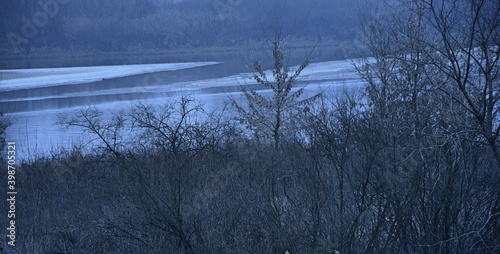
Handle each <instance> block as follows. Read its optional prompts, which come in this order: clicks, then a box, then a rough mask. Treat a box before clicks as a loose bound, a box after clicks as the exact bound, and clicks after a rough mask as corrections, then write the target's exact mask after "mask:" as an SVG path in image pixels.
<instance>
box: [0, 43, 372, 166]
mask: <svg viewBox="0 0 500 254" xmlns="http://www.w3.org/2000/svg"><path fill="white" fill-rule="evenodd" d="M307 53H308V52H306V51H304V52H302V54H301V52H298V53H297V52H295V54H294V55H293V57H292V58H290V60H289V62H287V64H288V65H292V66H293V65H298V64H300V63H301V60H302V59H304V56H306V55H307ZM337 57H338V56H336V55H335V54H322V56H321V57H317V58H316V59H315V63H313V64H311V66H310V67H308V68H307V69H306V71H304V75H303V76H304V77H303V78H302V79H301V82H299V85H307V87H308V89H309V90H317V89H320V90H325V88H328V87H330V88H331V87H340V86H342V87H348V88H350V89H352V88H359V87H361V86H362V84H361V81H360V79H359V77H358V76H357V74H355V73H354V71H353V69H352V65H351V63H350V62H348V61H331V60H336V58H337ZM252 59H259V60H262V61H263V63H265V64H263V65H264V68H265V69H270V68H271V67H272V65H271V64H272V59H271V58H270V56H269V55H268V53H264V52H260V53H258V54H256V53H253V54H252V53H250V52H236V53H234V52H233V53H230V54H229V53H228V54H218V55H210V54H208V55H203V56H199V55H196V54H193V55H189V54H187V55H185V56H183V57H180V56H178V57H175V58H172V57H167V56H165V57H162V56H158V57H156V58H153V59H151V58H148V59H136V61H133V60H131V59H126V60H124V59H120V60H117V61H115V62H113V61H112V60H109V59H107V60H95V62H91V61H90V62H89V61H88V60H86V61H81V62H78V61H75V62H73V63H68V62H67V61H65V60H61V61H51V62H44V61H42V62H41V63H40V62H36V61H35V62H24V63H23V62H13V63H12V64H11V65H8V64H3V66H2V67H3V70H0V78H1V79H0V110H1V111H3V112H5V113H6V114H5V115H6V117H7V118H8V119H9V120H10V121H11V122H12V126H11V127H9V128H8V130H7V141H14V142H16V144H17V147H18V154H19V156H20V158H21V159H25V160H32V159H34V158H36V157H37V156H40V155H42V154H44V155H46V154H48V153H51V152H53V151H57V150H60V149H61V148H62V149H69V148H71V147H72V146H75V145H77V144H80V143H82V142H85V141H84V137H83V136H82V130H81V129H70V130H68V129H66V128H64V127H63V126H61V125H57V124H56V122H57V120H58V117H60V116H61V115H71V114H72V113H73V112H74V110H75V109H78V108H85V107H89V106H92V107H97V108H99V109H101V110H103V111H107V112H111V111H115V110H122V109H124V108H127V107H131V106H132V105H133V104H134V103H136V102H137V101H141V102H144V101H146V102H147V101H157V102H158V101H169V100H174V99H176V98H178V97H179V96H180V95H181V94H183V95H184V94H189V95H191V96H194V97H195V98H196V99H199V100H201V101H202V102H203V103H205V104H207V105H209V106H210V109H211V110H217V108H218V107H219V106H220V107H222V105H224V103H225V102H227V101H228V100H229V99H230V98H229V97H230V95H229V94H238V91H240V89H241V86H242V85H243V86H245V85H248V86H252V87H253V88H255V89H262V88H261V87H259V86H257V85H256V84H255V83H252V81H251V79H250V74H249V70H248V68H247V65H248V64H249V63H251V62H252ZM165 63H170V64H171V65H168V66H166V67H164V66H162V65H161V64H165ZM132 64H133V65H132ZM154 64H158V65H154ZM150 65H151V66H150ZM68 66H73V67H76V66H79V67H77V68H69V69H64V68H63V69H61V68H60V67H68ZM82 66H85V67H82ZM96 66H98V67H96ZM33 67H36V68H33ZM38 67H44V68H45V69H42V70H40V69H37V68H38ZM47 67H48V68H47ZM159 67H161V68H159ZM155 68H156V69H155ZM162 68H163V69H162ZM21 69H23V70H21ZM91 70H92V71H94V72H92V71H91ZM158 70H160V71H158ZM66 74H68V75H69V76H61V75H66ZM58 75H59V76H58ZM66 77H68V78H67V79H66ZM29 78H32V79H29ZM320 87H321V88H320ZM312 92H314V91H312Z"/></svg>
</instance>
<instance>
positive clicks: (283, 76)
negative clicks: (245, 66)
mask: <svg viewBox="0 0 500 254" xmlns="http://www.w3.org/2000/svg"><path fill="white" fill-rule="evenodd" d="M271 46H272V54H273V59H274V66H273V70H272V78H268V74H266V71H265V70H264V69H263V67H262V64H261V62H260V61H257V60H255V61H254V62H253V64H252V65H251V67H250V68H251V69H252V72H253V75H252V78H253V79H254V80H255V81H256V82H257V83H258V84H259V85H262V86H263V87H264V88H266V89H270V90H271V93H272V98H269V97H268V96H266V95H265V94H260V93H259V92H257V91H256V90H254V89H247V88H245V87H242V92H243V95H244V96H245V98H246V103H247V105H242V104H238V103H237V102H236V101H235V100H233V102H232V104H233V106H234V107H235V108H236V110H237V111H238V113H239V117H238V120H240V122H241V123H243V124H245V125H246V126H247V128H249V129H250V130H252V131H253V132H254V134H255V135H256V136H257V137H263V138H271V139H272V140H273V142H274V147H275V149H278V148H279V146H280V142H281V139H282V138H283V137H284V134H285V133H286V131H287V129H288V130H289V129H290V128H291V127H292V126H291V125H293V124H294V122H295V123H296V122H297V119H298V118H299V116H300V115H301V114H302V113H303V112H304V111H306V110H307V105H308V104H309V103H311V102H313V101H314V100H316V99H317V98H318V97H319V96H320V94H316V95H314V96H311V97H308V98H301V96H302V95H303V93H304V87H300V88H298V89H296V90H294V88H295V87H296V83H297V79H298V77H299V75H300V73H301V72H302V71H303V70H304V69H305V68H306V67H307V66H308V65H309V62H310V58H306V59H305V60H304V62H303V63H302V64H301V65H300V66H298V67H297V68H290V67H289V66H286V65H285V53H284V52H283V50H284V39H282V38H279V37H278V38H277V39H275V40H273V41H271Z"/></svg>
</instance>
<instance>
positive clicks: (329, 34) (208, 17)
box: [0, 0, 367, 54]
mask: <svg viewBox="0 0 500 254" xmlns="http://www.w3.org/2000/svg"><path fill="white" fill-rule="evenodd" d="M366 2H367V1H365V0H356V1H348V0H338V1H329V0H319V1H305V0H293V1H266V0H252V1H250V0H232V1H229V0H197V1H194V0H185V1H171V0H170V1H161V0H144V1H142V0H141V1H139V0H128V1H120V0H108V1H83V0H74V1H69V0H42V1H38V0H24V1H6V2H5V3H2V8H0V21H1V22H0V49H1V53H3V54H6V53H12V52H21V53H24V54H27V53H29V52H30V51H31V50H32V49H43V50H53V49H62V50H85V51H86V50H90V51H93V50H95V51H127V50H135V49H158V48H160V49H176V48H192V47H211V46H242V45H243V46H244V45H255V44H256V43H258V42H261V41H263V40H265V39H268V38H269V37H271V36H272V35H273V34H275V33H276V32H277V31H280V32H282V33H283V34H288V35H290V36H291V37H294V38H298V39H305V40H308V41H314V42H316V41H321V40H326V39H328V40H331V39H333V40H353V39H354V38H355V37H356V36H357V35H359V26H358V25H357V24H358V23H359V22H358V15H357V14H358V11H359V8H360V6H361V3H364V4H365V5H366Z"/></svg>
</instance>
